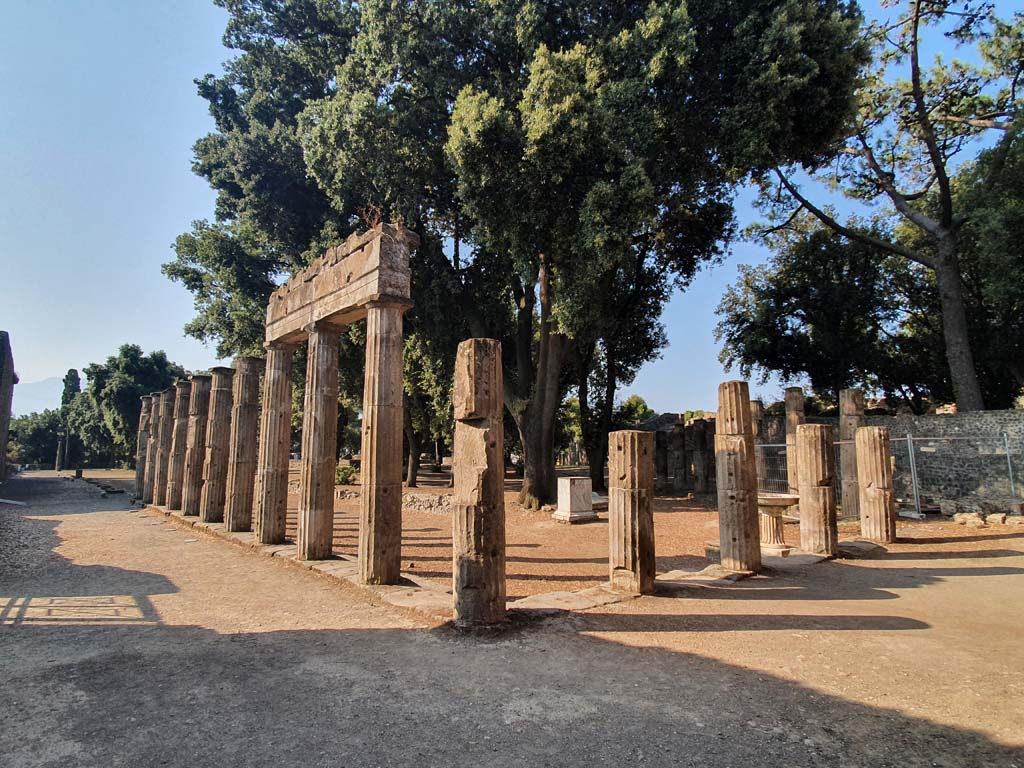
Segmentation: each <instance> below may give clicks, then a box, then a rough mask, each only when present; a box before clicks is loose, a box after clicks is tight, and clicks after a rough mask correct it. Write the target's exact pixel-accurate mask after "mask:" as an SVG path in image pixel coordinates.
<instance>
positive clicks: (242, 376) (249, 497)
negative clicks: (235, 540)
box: [224, 357, 263, 531]
mask: <svg viewBox="0 0 1024 768" xmlns="http://www.w3.org/2000/svg"><path fill="white" fill-rule="evenodd" d="M262 368H263V361H262V360H261V359H260V358H258V357H239V358H236V359H235V378H234V381H233V382H232V386H233V388H234V389H233V392H232V400H233V401H234V405H233V410H232V413H231V441H230V443H229V446H228V486H227V494H226V498H225V501H224V527H225V528H226V529H227V530H229V531H248V530H249V529H250V528H252V502H253V484H254V483H255V480H256V451H257V449H258V447H259V444H258V443H257V442H256V437H257V428H258V426H259V417H260V403H259V397H260V370H261V369H262Z"/></svg>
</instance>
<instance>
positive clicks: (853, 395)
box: [839, 389, 864, 517]
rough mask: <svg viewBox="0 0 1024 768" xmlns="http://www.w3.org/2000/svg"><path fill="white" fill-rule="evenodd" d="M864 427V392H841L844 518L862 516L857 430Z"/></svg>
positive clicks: (854, 390) (841, 459)
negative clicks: (855, 441) (856, 443)
mask: <svg viewBox="0 0 1024 768" xmlns="http://www.w3.org/2000/svg"><path fill="white" fill-rule="evenodd" d="M863 425H864V392H863V390H860V389H843V390H840V391H839V442H840V445H839V468H840V470H841V471H840V473H839V476H840V477H841V478H842V496H841V497H840V503H841V504H842V508H843V517H859V516H860V487H859V486H858V484H857V446H856V445H854V437H855V435H856V434H857V428H858V427H862V426H863Z"/></svg>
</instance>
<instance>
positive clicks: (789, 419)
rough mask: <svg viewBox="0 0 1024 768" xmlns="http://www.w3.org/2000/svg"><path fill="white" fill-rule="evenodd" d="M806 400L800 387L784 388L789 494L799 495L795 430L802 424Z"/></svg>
mask: <svg viewBox="0 0 1024 768" xmlns="http://www.w3.org/2000/svg"><path fill="white" fill-rule="evenodd" d="M806 401H807V398H806V397H804V391H803V389H801V388H800V387H786V477H787V478H788V482H789V492H790V493H795V494H798V493H799V489H798V487H797V484H798V483H799V478H798V473H797V458H796V428H797V427H798V426H800V425H801V424H803V423H804V418H805V417H804V407H805V405H806Z"/></svg>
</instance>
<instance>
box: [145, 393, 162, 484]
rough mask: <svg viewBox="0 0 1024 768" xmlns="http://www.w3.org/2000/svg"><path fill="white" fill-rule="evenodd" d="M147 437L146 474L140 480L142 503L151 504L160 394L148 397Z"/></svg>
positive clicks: (154, 477) (158, 429)
mask: <svg viewBox="0 0 1024 768" xmlns="http://www.w3.org/2000/svg"><path fill="white" fill-rule="evenodd" d="M149 402H150V408H149V437H148V438H147V440H146V472H145V475H144V476H143V478H142V503H143V504H152V503H153V490H154V489H155V488H156V455H157V453H158V451H157V446H158V445H159V443H160V393H159V392H154V393H153V394H151V395H150V396H149Z"/></svg>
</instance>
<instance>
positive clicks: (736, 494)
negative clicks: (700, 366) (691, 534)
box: [715, 381, 761, 573]
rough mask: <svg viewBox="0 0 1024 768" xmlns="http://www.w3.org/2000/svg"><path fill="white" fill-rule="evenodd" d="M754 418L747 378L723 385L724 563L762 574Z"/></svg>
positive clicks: (718, 451) (718, 444)
mask: <svg viewBox="0 0 1024 768" xmlns="http://www.w3.org/2000/svg"><path fill="white" fill-rule="evenodd" d="M751 422H752V419H751V415H750V389H749V387H748V385H747V382H745V381H727V382H724V383H723V384H721V385H719V387H718V424H717V428H716V432H715V467H716V472H717V480H718V528H719V533H720V536H721V540H720V547H721V557H722V565H723V566H725V567H726V568H728V569H730V570H733V571H749V572H752V573H756V572H758V571H760V570H761V536H760V521H759V518H758V509H757V467H756V465H755V462H754V430H753V425H752V423H751Z"/></svg>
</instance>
